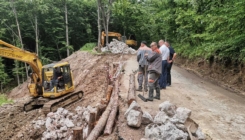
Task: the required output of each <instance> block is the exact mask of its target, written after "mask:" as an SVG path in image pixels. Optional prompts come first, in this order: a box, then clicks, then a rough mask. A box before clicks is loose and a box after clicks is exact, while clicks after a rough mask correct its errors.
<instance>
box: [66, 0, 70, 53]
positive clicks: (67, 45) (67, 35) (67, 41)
mask: <svg viewBox="0 0 245 140" xmlns="http://www.w3.org/2000/svg"><path fill="white" fill-rule="evenodd" d="M65 22H66V47H67V57H68V56H69V55H70V51H69V30H68V17H67V2H66V0H65Z"/></svg>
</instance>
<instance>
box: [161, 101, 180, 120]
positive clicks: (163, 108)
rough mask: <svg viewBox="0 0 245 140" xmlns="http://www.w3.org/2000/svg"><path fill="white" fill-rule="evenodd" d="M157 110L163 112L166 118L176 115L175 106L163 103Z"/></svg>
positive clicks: (167, 102) (166, 102)
mask: <svg viewBox="0 0 245 140" xmlns="http://www.w3.org/2000/svg"><path fill="white" fill-rule="evenodd" d="M159 110H160V111H163V112H165V113H166V114H167V115H168V116H170V117H172V116H174V114H175V113H176V106H175V105H173V104H172V103H170V102H169V101H165V102H163V103H161V104H160V105H159Z"/></svg>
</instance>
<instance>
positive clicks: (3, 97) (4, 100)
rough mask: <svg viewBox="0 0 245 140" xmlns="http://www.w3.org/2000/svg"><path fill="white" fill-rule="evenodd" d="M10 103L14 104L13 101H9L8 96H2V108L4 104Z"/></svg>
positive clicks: (0, 95) (0, 100) (0, 96)
mask: <svg viewBox="0 0 245 140" xmlns="http://www.w3.org/2000/svg"><path fill="white" fill-rule="evenodd" d="M8 103H13V101H12V100H10V99H8V98H7V97H6V95H4V94H0V106H2V105H3V104H8Z"/></svg>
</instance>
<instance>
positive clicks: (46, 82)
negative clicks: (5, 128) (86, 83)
mask: <svg viewBox="0 0 245 140" xmlns="http://www.w3.org/2000/svg"><path fill="white" fill-rule="evenodd" d="M0 57H5V58H9V59H14V60H18V61H21V62H24V63H27V64H29V65H30V67H31V69H32V73H31V74H30V77H31V83H29V84H28V89H29V92H30V95H31V97H32V99H31V100H30V101H28V102H27V103H25V104H24V107H23V109H24V111H30V110H32V109H36V108H38V107H43V112H44V113H45V114H47V113H48V112H51V111H56V110H57V109H58V108H59V107H64V106H67V105H69V104H71V103H72V102H75V101H77V100H79V99H81V98H82V97H83V91H75V86H74V82H73V75H72V72H71V69H70V64H69V63H68V62H61V63H52V64H48V65H45V66H42V63H41V61H40V59H39V58H38V56H37V54H35V53H31V52H28V51H25V50H23V49H20V48H18V47H16V46H13V45H11V44H8V43H6V42H4V41H2V40H0Z"/></svg>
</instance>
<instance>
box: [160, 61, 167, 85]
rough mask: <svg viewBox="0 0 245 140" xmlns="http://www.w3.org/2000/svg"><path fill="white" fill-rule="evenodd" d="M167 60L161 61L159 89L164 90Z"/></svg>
mask: <svg viewBox="0 0 245 140" xmlns="http://www.w3.org/2000/svg"><path fill="white" fill-rule="evenodd" d="M167 65H168V62H167V60H163V61H162V74H161V76H160V80H159V84H160V87H161V88H166V85H167Z"/></svg>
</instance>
